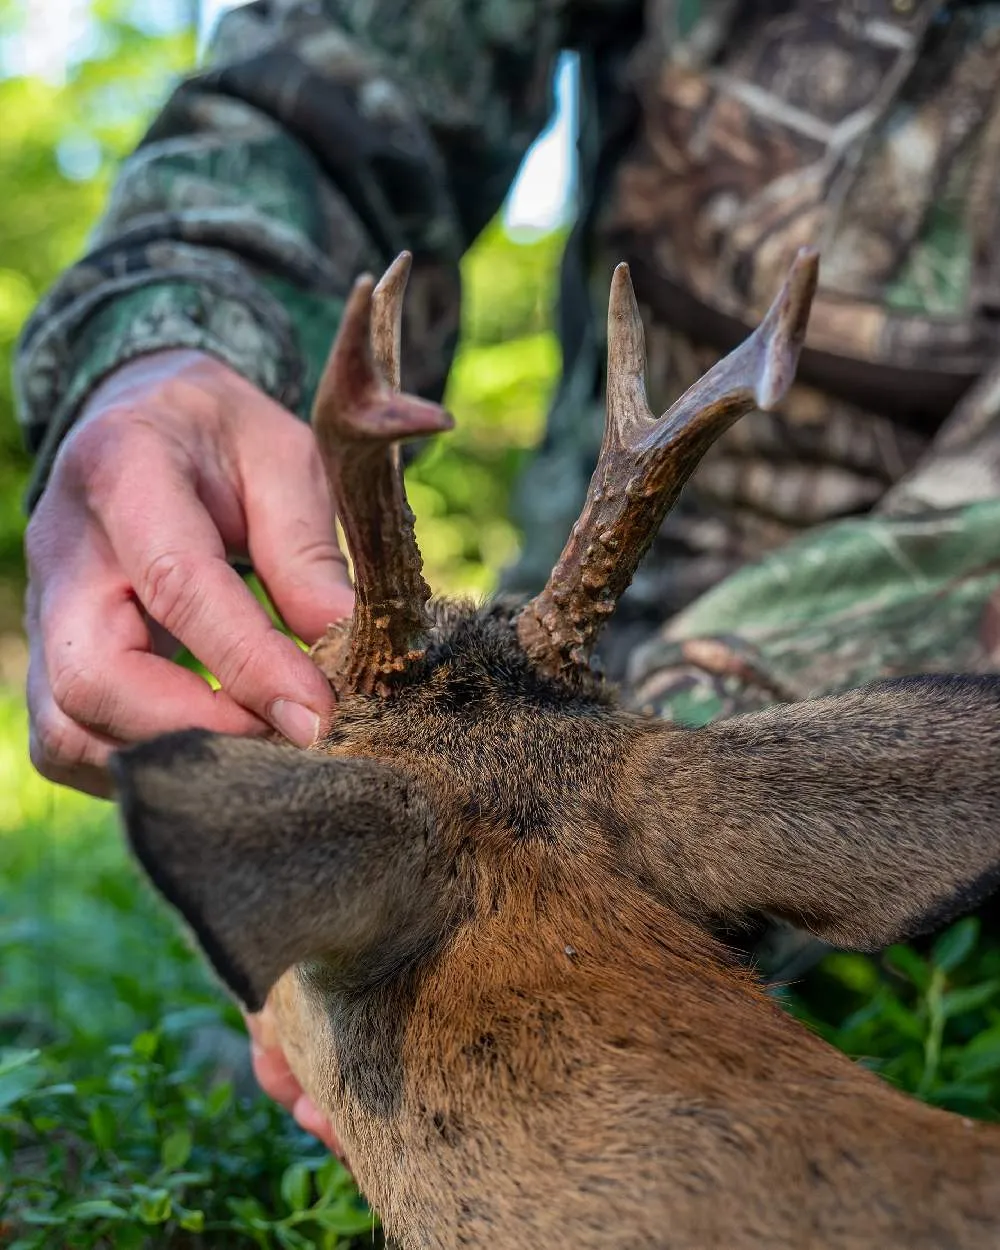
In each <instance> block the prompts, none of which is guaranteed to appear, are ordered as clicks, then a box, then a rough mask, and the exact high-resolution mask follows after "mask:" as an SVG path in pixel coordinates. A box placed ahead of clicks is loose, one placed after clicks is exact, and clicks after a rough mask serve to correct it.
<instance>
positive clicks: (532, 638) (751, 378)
mask: <svg viewBox="0 0 1000 1250" xmlns="http://www.w3.org/2000/svg"><path fill="white" fill-rule="evenodd" d="M818 273H819V256H818V254H817V253H816V251H815V250H813V249H811V248H802V249H801V250H800V251H799V253H798V255H797V256H796V258H795V260H794V262H793V263H792V267H791V269H790V271H789V274H788V278H787V279H786V281H785V285H784V286H783V287H782V289H781V292H780V294H779V295H778V297H777V299H775V301H774V303H773V304H772V305H771V307H770V309H769V310H768V313H767V316H766V317H765V318H764V320H763V322H762V323H761V324H760V326H759V327H758V328H757V329H756V330H755V331H754V333H753V334H752V335H751V336H750V337H749V338H748V339H747V340H746V341H745V342H744V343H742V344H741V345H740V346H739V347H738V348H736V350H735V351H733V352H731V353H730V354H729V355H728V356H726V357H725V359H723V360H720V361H719V362H718V364H716V365H715V366H714V367H713V368H712V369H710V370H709V372H708V373H706V374H705V376H704V377H703V378H701V380H700V381H698V382H696V383H695V384H694V386H692V387H691V388H690V390H688V391H687V392H685V394H683V395H682V396H681V397H680V399H679V400H677V402H676V403H675V404H674V405H673V407H672V408H670V409H669V410H668V411H667V412H666V413H664V415H663V416H662V417H660V418H659V419H658V420H657V419H656V418H654V416H653V414H652V412H650V410H649V406H648V404H647V402H646V386H645V371H646V351H645V340H644V336H643V330H642V321H641V319H640V317H639V309H638V306H637V304H636V302H635V295H634V293H633V291H632V283H631V280H630V278H629V271H628V266H627V265H625V264H621V265H619V266H618V267H617V268H616V269H615V273H614V278H613V280H612V283H611V298H610V301H609V304H608V399H607V420H606V422H605V427H604V440H603V442H602V444H601V452H600V457H599V459H598V462H597V468H596V469H595V470H594V475H593V477H592V478H591V479H590V487H589V488H588V490H587V499H586V502H585V503H584V506H583V511H582V512H581V514H580V519H579V520H578V521H577V523H576V524H575V525H574V526H573V532H572V534H571V535H570V537H569V540H568V542H567V543H566V546H565V547H564V548H563V552H562V555H561V556H560V557H559V561H558V563H557V564H556V566H555V568H554V569H553V570H552V573H551V574H550V576H549V580H548V582H547V583H546V585H545V589H544V590H542V592H541V593H540V594H538V595H537V596H536V597H535V598H534V599H532V600H531V602H530V603H528V604H527V605H526V606H525V607H524V609H523V610H522V612H521V614H520V616H519V617H518V620H517V633H518V637H519V639H520V641H521V644H522V646H523V647H524V649H525V650H526V651H527V652H528V654H529V655H530V656H531V657H532V659H533V660H535V661H536V663H538V664H539V665H541V666H542V667H543V668H547V669H548V670H549V671H551V672H556V673H558V672H561V671H564V670H566V669H569V668H572V667H574V666H580V665H585V664H586V663H587V661H588V657H589V654H590V650H591V648H592V647H593V645H594V643H595V641H596V640H597V635H598V633H599V632H600V630H601V626H602V625H603V624H604V622H605V620H606V619H607V618H608V617H609V616H610V615H611V613H612V612H613V611H614V610H615V605H616V604H617V602H618V600H619V598H620V597H621V595H622V594H623V593H624V592H625V589H626V588H627V586H628V584H629V582H630V581H631V580H632V575H633V574H634V572H635V570H636V568H637V567H638V564H639V561H640V560H641V559H642V557H643V556H644V555H645V553H646V551H647V550H648V549H649V546H650V544H651V543H652V541H653V538H654V537H655V535H656V532H657V530H658V529H659V527H660V524H661V522H662V521H663V518H664V517H665V516H666V514H667V512H668V511H669V509H670V507H671V506H672V505H673V503H674V501H675V500H676V498H677V496H678V495H679V494H680V491H681V488H682V486H683V485H684V483H685V482H686V481H687V479H688V478H689V477H690V476H691V474H692V473H693V472H694V470H695V468H696V467H697V465H698V462H699V461H700V460H701V458H702V456H703V455H704V454H705V452H706V451H707V450H708V448H709V447H710V446H711V444H712V443H713V442H714V441H715V439H717V438H718V437H719V435H720V434H722V433H723V432H724V431H725V430H727V429H728V428H729V426H731V425H732V424H733V422H734V421H736V420H737V419H738V418H739V417H741V416H743V415H744V414H745V413H747V412H750V411H751V409H753V408H763V409H769V408H773V407H774V405H775V404H777V403H778V401H779V400H780V399H781V397H782V396H783V395H784V394H785V392H786V391H787V389H788V387H789V386H790V385H791V382H792V378H793V377H794V375H795V366H796V364H797V363H798V357H799V351H800V349H801V347H802V342H803V340H804V338H805V332H806V322H807V321H808V319H809V308H810V305H811V303H812V297H813V293H814V291H815V289H816V280H817V276H818Z"/></svg>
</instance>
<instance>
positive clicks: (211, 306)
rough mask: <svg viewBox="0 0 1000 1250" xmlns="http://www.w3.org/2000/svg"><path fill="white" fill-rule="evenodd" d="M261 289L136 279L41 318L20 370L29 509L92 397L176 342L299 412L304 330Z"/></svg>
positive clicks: (211, 282)
mask: <svg viewBox="0 0 1000 1250" xmlns="http://www.w3.org/2000/svg"><path fill="white" fill-rule="evenodd" d="M240 286H241V287H242V286H243V284H242V283H241V284H240ZM253 288H254V289H253V291H252V293H251V292H249V291H247V290H243V289H234V288H233V284H231V283H227V282H225V281H223V282H219V281H216V280H213V276H212V275H208V276H207V277H205V278H203V279H200V280H197V281H196V280H194V279H192V280H184V279H177V278H171V279H168V280H164V279H162V278H159V279H158V278H156V277H155V276H153V275H149V274H146V275H135V276H132V277H131V279H130V280H129V279H127V280H124V281H119V282H114V281H111V282H109V283H108V284H107V286H106V288H105V289H98V290H97V291H94V290H90V291H88V292H87V294H86V297H85V298H84V299H82V300H77V301H74V302H72V303H71V304H70V306H69V307H68V308H63V309H61V310H60V311H59V313H57V314H56V315H55V316H54V317H51V318H50V320H49V321H48V322H45V321H41V320H40V319H39V320H38V321H36V326H37V329H36V332H35V333H34V334H33V335H32V336H31V337H30V339H28V340H27V341H26V342H25V343H24V345H23V348H22V350H23V352H24V354H25V356H27V357H29V359H28V360H26V361H24V362H23V364H22V367H21V370H20V372H21V375H22V377H23V378H24V379H25V383H24V386H23V391H24V393H23V394H22V395H21V396H20V399H21V406H22V410H23V411H24V412H25V413H26V414H27V416H28V423H27V429H26V439H27V442H28V444H29V446H32V445H34V447H35V448H37V450H36V463H35V468H34V471H33V473H32V476H31V479H30V481H29V484H28V489H27V492H26V496H25V503H26V506H27V508H28V510H29V511H30V510H31V509H32V508H33V507H34V506H35V504H36V503H37V502H38V498H39V496H40V495H41V493H42V491H43V489H44V487H45V484H46V482H47V480H48V476H49V472H50V470H51V467H52V462H53V460H54V459H55V455H56V452H57V451H58V449H59V446H60V444H61V443H62V440H63V439H64V438H65V436H66V434H67V433H68V431H69V430H70V429H71V427H72V425H73V422H74V420H75V419H76V417H77V415H78V414H79V411H80V408H81V407H82V405H83V403H84V401H85V400H86V399H87V397H88V396H89V395H90V394H91V393H92V391H93V390H94V388H95V387H96V386H97V385H98V384H99V383H100V382H101V381H102V380H103V379H104V378H105V377H107V376H108V374H110V373H112V372H113V371H114V370H115V369H118V368H120V367H121V366H122V365H124V364H127V363H128V362H129V361H131V360H134V359H136V358H137V357H139V356H143V355H147V354H148V353H150V352H156V351H163V350H168V349H171V348H193V349H197V350H199V351H203V352H207V353H209V354H211V355H213V356H216V357H218V358H219V359H220V360H222V361H224V362H225V363H226V364H227V365H229V366H230V367H231V368H233V369H234V370H236V372H237V373H239V374H240V375H241V376H242V377H244V378H246V379H247V380H248V381H250V382H252V383H253V384H254V385H255V386H257V387H258V388H259V389H260V390H261V391H263V392H264V393H265V394H267V395H269V396H270V397H271V398H272V399H274V400H276V401H277V402H279V403H281V404H283V405H284V406H285V407H287V408H290V409H292V410H295V409H297V408H298V407H299V406H300V403H301V400H302V391H303V382H304V373H305V363H304V360H303V357H302V352H301V350H300V344H299V341H298V339H299V336H298V334H297V333H296V329H297V327H295V326H294V324H293V322H292V319H291V318H290V317H289V315H288V313H287V312H286V311H285V309H284V308H283V307H282V305H281V304H280V303H279V301H278V300H277V299H276V298H275V296H274V295H272V294H271V293H270V292H269V291H267V289H266V288H265V287H264V286H263V285H261V284H259V283H254V284H253ZM248 297H249V298H248ZM40 311H41V310H40Z"/></svg>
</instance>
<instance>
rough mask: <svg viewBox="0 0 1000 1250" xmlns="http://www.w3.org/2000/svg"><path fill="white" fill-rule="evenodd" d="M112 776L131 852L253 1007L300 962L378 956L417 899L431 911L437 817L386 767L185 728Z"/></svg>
mask: <svg viewBox="0 0 1000 1250" xmlns="http://www.w3.org/2000/svg"><path fill="white" fill-rule="evenodd" d="M112 772H113V775H114V778H115V782H116V786H117V790H118V798H119V802H120V805H121V810H122V814H123V820H124V825H125V831H126V834H127V836H128V840H129V842H130V844H131V847H132V850H133V852H134V853H135V855H136V857H137V858H138V860H139V862H140V863H141V864H142V866H143V868H144V869H145V871H146V873H147V874H148V876H149V878H150V879H151V881H152V882H153V884H154V885H155V886H156V888H157V889H158V890H159V891H160V893H161V894H162V895H163V896H164V897H165V898H166V900H167V901H168V902H169V903H170V904H171V905H172V906H173V907H175V908H176V909H177V910H178V911H179V912H180V913H181V914H182V915H183V917H184V919H185V920H186V921H187V922H188V924H189V925H190V926H191V928H192V929H193V931H194V934H195V936H196V937H197V939H198V942H199V943H200V945H201V947H202V948H203V950H204V952H205V954H206V955H207V956H208V958H209V960H210V961H211V963H212V964H213V966H214V968H215V970H216V972H217V973H218V974H219V976H220V977H221V978H222V980H223V981H224V982H225V983H226V984H227V985H228V987H229V989H230V990H231V991H232V992H233V993H234V994H235V995H236V996H237V997H238V998H239V999H240V1000H241V1001H242V1002H243V1004H244V1005H245V1006H246V1007H247V1008H248V1009H249V1010H251V1011H256V1010H259V1009H260V1008H261V1007H262V1006H263V1004H264V1000H265V998H266V997H267V993H268V991H269V990H270V988H271V986H272V985H273V984H274V982H275V981H276V980H277V979H278V977H279V976H280V975H281V974H282V973H283V972H284V971H285V970H286V969H287V968H289V967H291V966H292V965H293V964H295V963H298V962H300V961H302V960H304V959H308V958H311V957H322V958H324V959H327V960H329V961H330V962H331V963H332V964H333V965H335V966H341V967H343V966H345V965H352V964H355V963H356V961H357V960H358V959H360V958H363V957H364V956H365V954H366V953H371V952H373V951H375V950H378V954H379V958H384V957H386V945H387V944H389V945H391V944H392V942H405V941H406V940H407V932H408V931H407V919H408V917H409V916H410V915H411V914H414V913H415V904H416V900H417V898H418V897H419V898H420V903H421V916H422V920H421V921H416V923H423V924H425V925H426V923H427V922H428V920H429V918H431V917H432V916H433V915H434V912H435V908H434V906H433V891H431V890H429V889H428V887H427V883H426V881H424V882H422V881H421V879H422V878H425V877H426V876H427V875H428V872H429V871H430V868H429V864H430V855H431V853H432V844H433V842H434V838H433V836H432V835H433V831H434V821H433V818H432V815H431V812H430V810H429V808H428V806H427V805H426V804H425V803H424V801H423V799H422V798H421V796H420V795H419V794H418V793H416V791H415V788H414V786H413V785H412V783H410V782H408V781H406V780H405V779H403V778H401V777H399V776H397V775H396V774H395V773H394V772H393V771H392V769H390V768H389V767H387V766H385V765H383V764H379V763H376V762H375V761H373V760H366V759H358V758H350V759H342V758H331V757H329V756H323V755H318V754H311V753H306V752H303V751H299V750H296V749H295V748H293V747H285V746H279V745H277V744H274V743H269V742H262V741H255V740H250V739H244V738H229V737H222V736H220V735H216V734H209V733H206V732H203V731H200V730H192V731H187V732H184V733H178V734H171V735H168V736H166V737H162V738H157V739H154V740H153V741H151V742H147V743H143V744H142V745H140V746H136V747H132V748H130V749H129V750H126V751H123V752H121V753H119V754H118V755H116V756H115V757H114V758H113V760H112ZM390 939H391V940H390ZM390 955H391V952H390Z"/></svg>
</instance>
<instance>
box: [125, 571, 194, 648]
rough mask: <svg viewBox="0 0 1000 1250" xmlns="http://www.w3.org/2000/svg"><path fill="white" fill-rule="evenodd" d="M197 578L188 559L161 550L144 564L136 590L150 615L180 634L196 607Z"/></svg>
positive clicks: (165, 626)
mask: <svg viewBox="0 0 1000 1250" xmlns="http://www.w3.org/2000/svg"><path fill="white" fill-rule="evenodd" d="M198 580H199V579H198V577H197V570H196V568H195V566H194V565H193V563H192V561H191V560H190V559H188V558H187V557H186V556H183V555H181V554H180V553H178V552H176V551H161V552H158V553H157V554H156V555H154V556H153V557H152V559H151V560H150V561H149V563H148V564H147V565H146V569H145V572H144V573H143V576H142V578H141V579H140V584H139V585H138V586H136V591H137V593H138V595H139V598H140V599H141V600H142V604H143V607H145V609H146V611H147V612H148V613H149V615H150V616H151V617H152V618H153V619H154V620H155V621H157V622H159V624H160V625H162V626H163V628H164V629H165V630H167V631H168V633H171V634H174V635H176V636H177V637H182V636H183V634H184V631H185V626H186V624H187V623H188V622H189V621H190V620H191V617H192V615H193V614H194V612H195V611H196V608H197V604H198V599H199V594H198Z"/></svg>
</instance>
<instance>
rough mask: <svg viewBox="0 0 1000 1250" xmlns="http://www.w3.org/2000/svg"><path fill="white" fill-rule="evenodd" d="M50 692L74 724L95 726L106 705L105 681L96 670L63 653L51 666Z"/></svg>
mask: <svg viewBox="0 0 1000 1250" xmlns="http://www.w3.org/2000/svg"><path fill="white" fill-rule="evenodd" d="M49 689H50V690H51V691H52V698H53V699H54V700H55V703H56V707H58V708H59V710H60V711H61V712H63V714H64V715H66V716H68V717H69V718H70V720H71V721H82V722H84V723H85V724H86V723H91V724H92V723H94V722H96V721H99V720H100V719H101V712H102V709H103V706H104V704H105V702H106V692H105V688H104V682H103V681H102V680H101V676H100V674H98V673H96V672H95V671H94V670H93V669H92V668H89V667H87V666H86V665H81V664H80V663H79V662H77V661H75V660H73V659H71V658H70V657H68V656H66V655H64V654H60V655H57V656H56V658H55V659H54V660H53V661H52V662H51V664H50V667H49Z"/></svg>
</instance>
